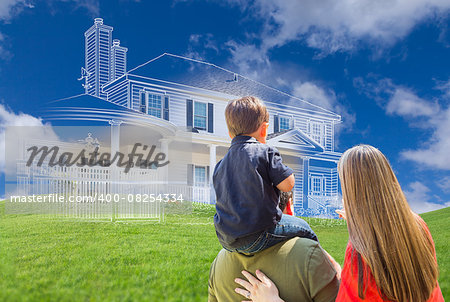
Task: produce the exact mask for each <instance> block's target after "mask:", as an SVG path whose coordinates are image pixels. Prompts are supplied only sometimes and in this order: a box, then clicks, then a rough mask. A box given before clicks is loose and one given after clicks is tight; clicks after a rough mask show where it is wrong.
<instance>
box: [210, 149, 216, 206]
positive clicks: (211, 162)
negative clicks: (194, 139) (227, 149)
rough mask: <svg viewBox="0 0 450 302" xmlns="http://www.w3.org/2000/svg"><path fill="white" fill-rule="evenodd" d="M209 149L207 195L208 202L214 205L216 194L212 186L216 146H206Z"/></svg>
mask: <svg viewBox="0 0 450 302" xmlns="http://www.w3.org/2000/svg"><path fill="white" fill-rule="evenodd" d="M208 147H209V188H210V189H209V194H210V198H209V200H210V202H211V203H215V202H216V192H215V191H214V186H213V173H214V168H215V167H216V148H217V145H213V144H211V145H208Z"/></svg>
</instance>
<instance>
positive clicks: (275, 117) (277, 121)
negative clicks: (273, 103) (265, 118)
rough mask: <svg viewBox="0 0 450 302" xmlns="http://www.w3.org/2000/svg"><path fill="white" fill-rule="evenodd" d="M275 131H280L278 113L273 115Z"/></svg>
mask: <svg viewBox="0 0 450 302" xmlns="http://www.w3.org/2000/svg"><path fill="white" fill-rule="evenodd" d="M273 132H274V133H277V132H280V118H279V116H278V114H277V115H275V116H274V117H273Z"/></svg>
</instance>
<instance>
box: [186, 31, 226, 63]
mask: <svg viewBox="0 0 450 302" xmlns="http://www.w3.org/2000/svg"><path fill="white" fill-rule="evenodd" d="M211 51H212V52H213V53H214V54H215V55H217V54H218V53H219V48H218V46H217V43H216V42H215V40H214V36H213V34H210V33H208V34H191V35H190V36H189V44H188V50H187V52H185V53H184V54H183V55H184V56H185V57H188V58H192V59H195V60H200V61H205V60H206V59H205V58H206V57H207V56H208V53H209V52H211Z"/></svg>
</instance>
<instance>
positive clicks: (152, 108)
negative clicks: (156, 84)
mask: <svg viewBox="0 0 450 302" xmlns="http://www.w3.org/2000/svg"><path fill="white" fill-rule="evenodd" d="M147 99H148V109H147V110H148V112H147V113H148V114H149V115H152V116H156V117H159V118H161V112H162V101H161V95H159V94H150V93H149V94H147Z"/></svg>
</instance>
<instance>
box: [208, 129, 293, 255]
mask: <svg viewBox="0 0 450 302" xmlns="http://www.w3.org/2000/svg"><path fill="white" fill-rule="evenodd" d="M292 172H293V171H292V169H290V168H289V167H287V166H285V165H284V164H283V162H282V159H281V155H280V153H279V152H278V150H277V149H276V148H274V147H270V146H267V145H265V144H262V143H260V142H258V141H257V140H256V139H255V138H253V137H251V136H242V135H240V136H236V137H235V138H233V140H232V141H231V146H230V148H229V149H228V152H227V154H226V155H225V157H224V158H223V159H222V160H221V161H219V162H218V163H217V165H216V167H215V169H214V174H213V184H214V189H215V191H216V214H215V215H214V225H215V227H216V233H217V237H218V238H219V241H220V242H221V244H222V245H224V246H227V247H230V248H233V247H237V246H238V245H241V244H242V243H243V242H238V241H237V239H244V240H245V238H249V241H251V240H252V239H254V238H255V236H256V235H259V234H260V233H262V232H263V231H264V230H266V229H268V228H270V227H273V226H275V225H276V224H277V223H278V221H280V219H281V215H282V212H281V211H280V209H279V208H278V202H279V197H280V190H278V188H277V187H276V186H277V185H278V184H279V183H280V182H282V181H283V180H285V179H286V178H287V177H289V176H290V175H291V174H292Z"/></svg>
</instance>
